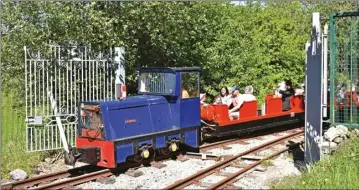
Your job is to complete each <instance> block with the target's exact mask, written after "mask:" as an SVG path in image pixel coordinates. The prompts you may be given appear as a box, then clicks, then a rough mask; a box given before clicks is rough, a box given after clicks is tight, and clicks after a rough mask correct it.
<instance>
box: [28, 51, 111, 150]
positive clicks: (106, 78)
mask: <svg viewBox="0 0 359 190" xmlns="http://www.w3.org/2000/svg"><path fill="white" fill-rule="evenodd" d="M24 50H25V88H26V100H25V101H26V150H27V151H28V152H32V151H43V150H55V149H60V148H62V147H63V145H62V142H61V139H60V134H59V132H60V131H59V128H58V126H57V123H56V116H57V117H60V119H61V123H62V126H63V129H64V132H65V136H66V139H67V142H68V143H69V145H71V146H74V145H75V137H76V126H77V119H78V118H77V107H78V103H79V102H80V101H84V100H100V99H111V98H114V95H115V77H116V73H115V71H116V70H117V65H118V63H117V61H116V62H115V61H114V60H115V59H114V54H115V53H114V51H113V50H112V49H110V50H109V51H107V52H98V53H95V52H94V51H92V50H91V48H90V47H75V46H71V47H63V46H59V45H57V44H55V45H49V48H48V50H46V51H42V52H41V53H40V52H39V51H34V52H32V51H31V50H29V49H27V48H26V47H24ZM50 96H53V98H54V100H55V101H54V102H56V106H57V108H58V114H57V115H55V114H54V112H53V110H52V105H51V100H50Z"/></svg>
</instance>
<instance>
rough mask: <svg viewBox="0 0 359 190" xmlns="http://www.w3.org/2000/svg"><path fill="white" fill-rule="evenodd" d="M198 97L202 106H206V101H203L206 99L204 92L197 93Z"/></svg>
mask: <svg viewBox="0 0 359 190" xmlns="http://www.w3.org/2000/svg"><path fill="white" fill-rule="evenodd" d="M199 98H200V100H201V102H200V103H201V104H203V105H204V106H207V103H206V102H205V101H206V100H207V96H206V93H204V94H200V95H199Z"/></svg>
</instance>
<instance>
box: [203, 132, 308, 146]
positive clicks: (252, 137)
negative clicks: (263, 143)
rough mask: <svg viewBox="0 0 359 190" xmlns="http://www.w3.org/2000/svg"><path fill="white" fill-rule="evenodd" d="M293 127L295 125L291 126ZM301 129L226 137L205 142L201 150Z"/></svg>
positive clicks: (243, 142) (244, 142)
mask: <svg viewBox="0 0 359 190" xmlns="http://www.w3.org/2000/svg"><path fill="white" fill-rule="evenodd" d="M291 128H293V127H291ZM298 130H301V129H300V128H294V129H287V128H284V129H282V130H281V131H277V130H276V129H271V130H267V131H262V132H260V133H256V134H255V135H249V136H243V137H235V138H232V139H226V140H219V141H217V142H214V143H207V144H203V145H201V146H200V151H202V152H203V151H207V150H210V149H214V148H220V147H225V146H227V145H230V144H237V143H238V144H248V143H247V142H246V141H247V140H251V139H259V140H260V139H261V138H262V137H265V136H267V135H274V136H279V135H280V134H283V133H288V132H295V131H298Z"/></svg>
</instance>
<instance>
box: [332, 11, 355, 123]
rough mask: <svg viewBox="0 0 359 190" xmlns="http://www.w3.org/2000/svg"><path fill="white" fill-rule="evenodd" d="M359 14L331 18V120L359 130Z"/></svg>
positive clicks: (339, 15)
mask: <svg viewBox="0 0 359 190" xmlns="http://www.w3.org/2000/svg"><path fill="white" fill-rule="evenodd" d="M358 27H359V12H351V13H334V14H332V15H331V16H330V33H329V34H330V40H329V41H330V120H331V123H332V124H334V125H337V124H343V125H345V126H347V127H355V128H359V117H358V108H359V98H358V97H359V75H358V54H359V49H358V41H359V34H358V32H359V30H358Z"/></svg>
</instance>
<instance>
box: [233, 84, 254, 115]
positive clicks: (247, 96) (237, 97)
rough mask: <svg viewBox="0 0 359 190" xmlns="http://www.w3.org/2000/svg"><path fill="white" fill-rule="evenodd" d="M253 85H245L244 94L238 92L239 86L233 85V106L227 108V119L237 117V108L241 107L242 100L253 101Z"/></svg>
mask: <svg viewBox="0 0 359 190" xmlns="http://www.w3.org/2000/svg"><path fill="white" fill-rule="evenodd" d="M252 93H253V87H252V86H246V87H245V88H244V94H239V88H238V87H237V86H235V87H233V96H234V97H233V98H232V103H233V106H234V107H233V108H232V109H230V110H229V119H230V120H231V121H232V120H233V119H238V118H239V109H240V108H241V106H242V104H243V103H244V102H249V101H254V100H256V97H255V96H253V94H252Z"/></svg>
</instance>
